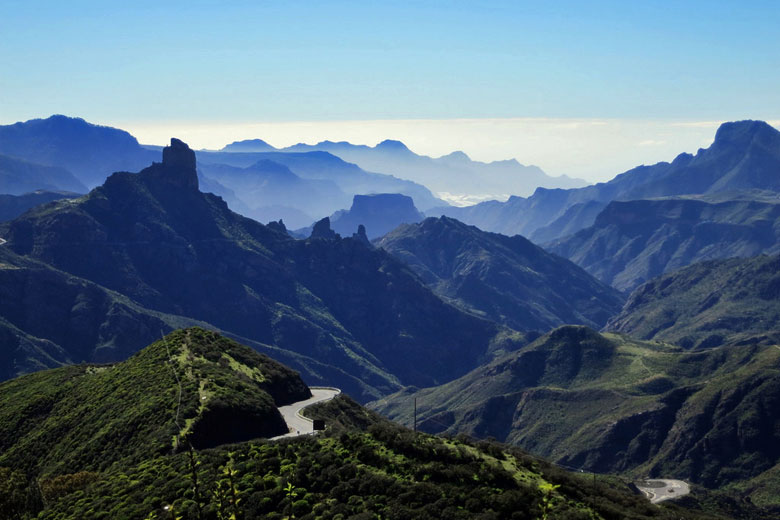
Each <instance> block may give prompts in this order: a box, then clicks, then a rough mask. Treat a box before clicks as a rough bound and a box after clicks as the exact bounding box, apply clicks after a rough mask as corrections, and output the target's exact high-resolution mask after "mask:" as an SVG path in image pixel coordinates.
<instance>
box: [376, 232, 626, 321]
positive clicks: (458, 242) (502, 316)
mask: <svg viewBox="0 0 780 520" xmlns="http://www.w3.org/2000/svg"><path fill="white" fill-rule="evenodd" d="M376 245H377V246H378V247H381V248H383V249H385V250H386V251H388V252H389V253H391V254H393V255H394V256H396V257H397V258H398V259H399V260H401V261H403V262H405V263H406V264H408V265H409V266H410V267H411V268H412V269H413V270H414V271H415V272H416V273H417V274H418V275H419V276H420V278H421V279H422V280H423V281H425V283H427V284H428V286H429V287H431V288H432V289H433V290H434V292H436V293H437V294H439V295H440V296H442V297H443V298H445V299H447V300H449V301H453V302H455V303H457V304H458V305H460V306H461V307H463V308H465V309H467V310H469V311H470V312H475V313H477V314H479V315H481V316H484V317H487V318H490V319H492V320H495V321H498V322H500V323H504V324H506V325H508V326H509V327H512V328H513V329H516V330H537V331H542V332H546V331H548V330H550V329H552V328H554V327H557V326H560V325H562V324H565V323H570V324H587V325H590V326H592V327H602V326H603V325H604V324H605V323H606V321H607V319H608V318H609V317H611V316H612V315H614V314H615V313H616V312H617V311H618V310H619V309H620V307H621V306H622V304H623V298H622V297H621V295H620V294H619V293H618V292H617V291H615V290H614V289H612V288H610V287H609V286H607V285H605V284H603V283H601V282H599V281H598V280H596V279H594V278H593V277H592V276H590V275H589V274H588V273H586V272H585V271H584V270H583V269H581V268H580V267H577V266H576V265H574V264H573V263H571V262H569V261H568V260H565V259H563V258H560V257H558V256H556V255H552V254H550V253H548V252H546V251H545V250H544V249H542V248H541V247H538V246H536V245H534V244H532V243H531V242H530V241H528V240H526V239H525V238H523V237H521V236H519V235H518V236H514V237H507V236H504V235H499V234H495V233H487V232H485V231H481V230H479V229H478V228H476V227H474V226H468V225H466V224H463V223H461V222H458V221H457V220H454V219H451V218H447V217H441V218H439V219H436V218H427V219H425V220H424V221H423V222H421V223H419V224H411V225H405V226H401V227H399V228H398V229H395V230H394V231H392V232H390V233H388V234H387V235H385V236H384V237H383V238H382V239H381V240H379V241H377V242H376Z"/></svg>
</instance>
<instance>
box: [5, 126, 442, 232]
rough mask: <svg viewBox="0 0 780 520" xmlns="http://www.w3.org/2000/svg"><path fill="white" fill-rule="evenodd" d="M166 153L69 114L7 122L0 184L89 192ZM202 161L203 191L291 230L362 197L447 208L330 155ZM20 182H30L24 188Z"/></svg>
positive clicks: (229, 156) (423, 191) (211, 156)
mask: <svg viewBox="0 0 780 520" xmlns="http://www.w3.org/2000/svg"><path fill="white" fill-rule="evenodd" d="M160 150H161V148H160V147H157V146H143V145H141V144H139V143H138V141H137V140H136V138H135V137H133V136H132V135H130V134H129V133H128V132H126V131H124V130H119V129H116V128H111V127H106V126H98V125H94V124H91V123H88V122H86V121H84V120H83V119H80V118H71V117H67V116H62V115H55V116H51V117H49V118H46V119H33V120H30V121H25V122H19V123H15V124H12V125H0V154H3V155H5V156H7V157H4V158H3V157H0V182H3V183H5V184H6V188H5V190H6V191H5V192H6V193H13V194H21V193H26V192H29V191H34V190H38V189H47V190H65V191H74V192H78V193H84V192H86V191H87V188H94V187H96V186H99V185H101V184H102V183H103V181H105V179H106V178H107V177H108V176H109V175H110V174H112V173H114V172H117V171H138V170H140V169H142V168H144V167H145V166H147V165H148V164H150V163H151V162H152V161H153V160H155V159H156V158H158V157H159V154H160ZM20 160H21V161H24V162H21V163H20V162H19V161H20ZM198 160H199V162H200V168H201V169H202V172H201V177H202V178H204V181H205V182H204V183H203V184H204V186H209V187H210V188H212V189H214V190H215V192H217V194H218V195H221V196H222V195H227V196H226V197H225V200H226V201H228V202H229V203H230V204H231V209H233V210H235V211H239V212H241V213H244V214H246V215H247V216H250V217H256V218H261V219H263V220H264V221H266V222H267V221H271V220H279V219H280V218H281V219H284V218H285V217H287V219H288V220H291V222H289V224H290V225H291V226H292V227H302V226H304V225H308V224H311V223H312V222H313V221H314V220H316V219H318V218H320V217H323V216H327V215H330V214H332V213H333V212H335V211H338V210H340V209H343V208H345V207H346V206H347V205H348V204H349V201H350V200H351V199H352V197H353V196H354V195H359V194H371V193H403V194H406V195H408V196H410V197H412V198H413V199H414V200H415V204H416V205H417V206H418V207H420V208H423V209H428V208H431V207H434V206H440V205H442V204H446V203H445V202H444V201H442V200H441V199H438V198H436V197H434V196H433V195H432V194H431V192H430V191H429V190H428V189H427V188H426V187H424V186H422V185H420V184H416V183H414V182H411V181H408V180H402V179H400V178H396V177H393V176H392V175H387V174H384V173H371V172H368V171H365V170H363V169H361V168H360V167H358V166H357V165H355V164H351V163H348V162H345V161H343V160H342V159H340V158H338V157H336V156H335V155H332V154H330V153H327V152H324V151H315V152H311V153H306V152H302V153H289V154H283V153H281V152H278V151H274V150H271V149H267V150H265V152H261V153H256V152H254V151H252V152H241V153H226V152H213V151H212V152H209V151H205V150H204V151H199V152H198ZM231 166H232V167H233V168H229V167H231ZM45 167H48V168H45ZM33 170H34V171H33ZM241 170H244V171H241ZM33 173H35V176H36V177H33ZM20 175H21V176H22V177H20ZM212 175H213V177H212ZM20 178H23V179H25V182H27V184H18V183H19V182H21V181H20V180H19V179H20ZM54 180H56V181H57V182H53V181H54ZM17 184H18V185H17ZM28 184H29V185H28ZM0 186H2V184H0ZM269 192H271V193H270V194H269Z"/></svg>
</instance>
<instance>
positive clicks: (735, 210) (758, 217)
mask: <svg viewBox="0 0 780 520" xmlns="http://www.w3.org/2000/svg"><path fill="white" fill-rule="evenodd" d="M545 247H546V248H547V250H549V251H551V252H553V253H555V254H557V255H560V256H563V257H564V258H568V259H569V260H571V261H573V262H574V263H576V264H577V265H579V266H581V267H583V268H584V269H585V270H586V271H588V272H589V273H591V274H592V275H593V276H595V277H596V278H598V279H599V280H601V281H602V282H604V283H608V284H610V285H612V286H613V287H615V288H617V289H620V290H622V291H630V290H632V289H634V288H635V287H637V286H638V285H640V284H642V283H644V282H646V281H648V280H650V279H651V278H655V277H656V276H658V275H661V274H663V273H666V272H669V271H673V270H675V269H679V268H681V267H685V266H686V265H690V264H692V263H695V262H700V261H702V260H710V259H716V258H730V257H748V256H755V255H757V254H760V253H770V254H771V253H775V252H780V199H777V200H774V201H772V202H768V201H766V202H762V201H759V200H731V201H726V202H717V203H709V202H706V201H705V200H696V199H689V198H688V199H685V198H684V199H662V200H634V201H627V202H611V203H609V205H608V206H607V207H606V208H605V209H604V210H603V211H602V212H601V213H599V215H598V217H596V222H595V223H594V224H593V225H592V226H590V227H589V228H586V229H583V230H581V231H578V232H577V233H575V234H574V235H570V236H568V237H565V238H562V239H559V240H557V241H553V242H550V243H548V244H545Z"/></svg>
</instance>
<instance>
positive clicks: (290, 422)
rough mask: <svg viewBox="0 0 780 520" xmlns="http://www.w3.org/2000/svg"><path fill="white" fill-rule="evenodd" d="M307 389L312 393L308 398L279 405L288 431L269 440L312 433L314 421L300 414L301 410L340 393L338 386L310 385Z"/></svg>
mask: <svg viewBox="0 0 780 520" xmlns="http://www.w3.org/2000/svg"><path fill="white" fill-rule="evenodd" d="M309 390H311V395H312V396H311V397H310V398H309V399H306V400H305V401H298V402H297V403H293V404H288V405H287V406H280V407H279V413H281V414H282V417H284V422H286V423H287V428H288V429H289V430H290V432H289V433H285V434H284V435H278V436H276V437H271V438H270V440H272V441H273V440H276V439H286V438H288V437H297V436H298V435H309V434H312V433H314V423H313V422H312V420H311V419H307V418H306V417H304V416H303V415H302V414H301V410H303V409H304V408H306V407H307V406H311V405H313V404H317V403H321V402H323V401H329V400H331V399H333V398H334V397H336V396H337V395H339V394H340V393H341V390H339V389H338V388H332V387H324V386H310V387H309Z"/></svg>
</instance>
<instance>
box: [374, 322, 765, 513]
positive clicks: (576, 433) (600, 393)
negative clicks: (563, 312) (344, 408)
mask: <svg viewBox="0 0 780 520" xmlns="http://www.w3.org/2000/svg"><path fill="white" fill-rule="evenodd" d="M778 366H780V348H777V347H776V346H761V345H753V346H741V347H723V348H717V349H712V350H709V351H706V352H688V351H686V350H684V349H681V348H679V347H675V346H672V345H669V344H665V343H660V342H647V341H645V342H643V341H635V340H631V339H629V338H627V337H625V336H620V335H616V334H599V333H597V332H595V331H592V330H589V329H587V328H585V327H572V326H569V327H562V328H560V329H557V330H556V331H553V332H552V333H550V334H548V335H545V336H543V337H541V338H539V339H538V340H536V341H535V342H534V343H532V344H531V345H529V346H528V347H525V348H523V349H521V350H520V351H518V352H514V353H510V354H508V355H506V356H504V357H502V358H500V359H497V360H496V361H494V362H491V363H488V364H486V365H485V366H483V367H481V368H479V369H477V370H475V371H473V372H471V373H470V374H467V375H466V376H464V377H462V378H459V379H457V380H455V381H452V382H450V383H447V384H445V385H441V386H439V387H433V388H427V389H422V390H418V391H415V390H414V389H410V390H408V391H404V392H399V393H397V394H394V395H393V396H390V397H389V398H387V399H383V400H381V401H377V402H375V403H372V404H371V406H372V407H374V408H375V409H377V410H378V411H380V412H382V413H384V414H386V415H387V416H388V417H390V418H392V419H394V420H398V421H400V422H402V423H403V424H407V425H411V424H412V413H413V404H412V401H413V399H415V398H416V399H417V412H418V426H419V427H420V428H421V429H423V430H424V431H428V432H435V433H441V432H445V433H450V434H456V433H459V432H462V433H467V434H470V435H474V436H477V437H488V436H492V437H495V438H497V439H499V440H502V441H506V442H509V443H511V444H513V445H517V446H520V447H522V448H524V449H527V450H529V451H531V452H533V453H537V454H540V455H542V456H545V457H549V458H550V459H552V460H555V461H557V462H559V463H562V464H565V465H567V466H571V467H575V468H583V469H584V470H586V471H597V472H599V473H618V474H623V475H626V476H627V477H642V476H646V475H650V476H652V477H664V476H665V477H669V478H682V479H687V480H690V481H692V482H694V483H697V484H700V485H703V486H707V487H710V488H713V489H729V490H731V491H737V492H739V493H740V494H745V495H749V496H750V497H751V498H752V499H753V500H754V502H756V503H759V504H762V505H771V504H773V503H776V501H777V499H778V498H779V497H778V494H777V493H778V492H777V489H778V487H777V486H776V485H775V483H776V481H777V480H776V479H777V478H778V477H777V476H778V470H777V466H776V465H777V464H778V463H780V450H778V445H780V433H778V430H777V428H776V419H775V415H774V412H773V410H776V407H777V403H778V402H779V401H780V369H778Z"/></svg>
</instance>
